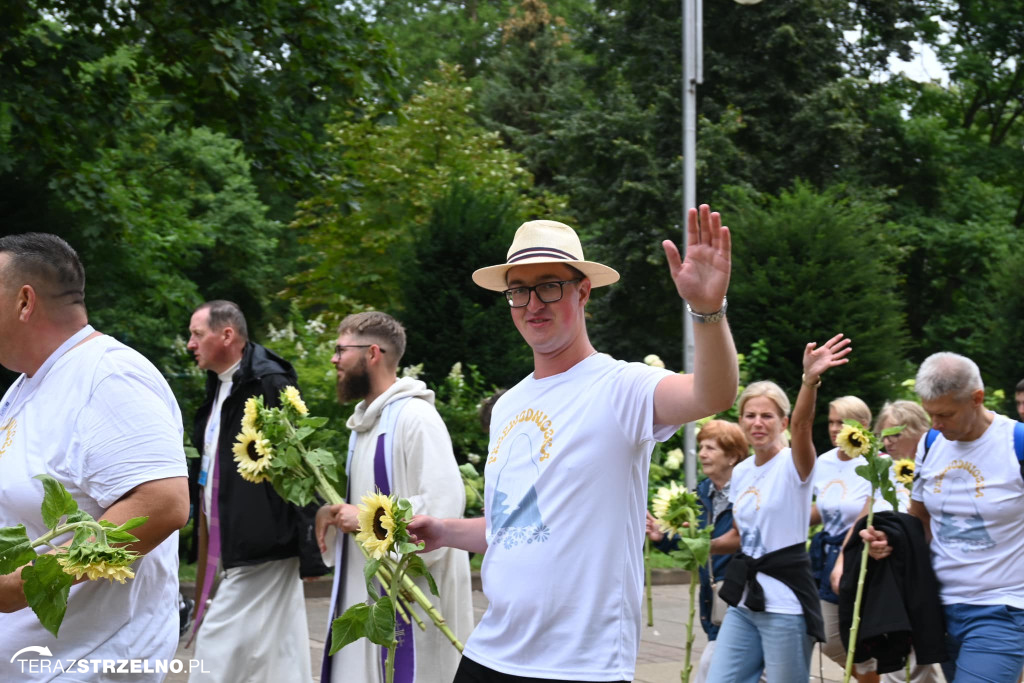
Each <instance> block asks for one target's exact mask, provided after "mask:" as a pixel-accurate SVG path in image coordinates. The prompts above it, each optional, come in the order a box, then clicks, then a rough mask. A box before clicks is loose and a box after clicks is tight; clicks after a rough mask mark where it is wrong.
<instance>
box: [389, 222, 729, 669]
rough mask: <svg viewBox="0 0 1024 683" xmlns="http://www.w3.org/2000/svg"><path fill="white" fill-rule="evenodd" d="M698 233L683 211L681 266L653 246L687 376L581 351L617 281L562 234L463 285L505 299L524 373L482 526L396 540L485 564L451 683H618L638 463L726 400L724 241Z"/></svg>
mask: <svg viewBox="0 0 1024 683" xmlns="http://www.w3.org/2000/svg"><path fill="white" fill-rule="evenodd" d="M699 219H700V220H699V221H698V212H697V210H696V209H691V210H690V212H689V215H688V226H687V230H688V241H689V244H690V247H689V249H688V250H687V254H686V259H685V261H683V260H681V259H680V256H679V251H678V250H677V249H676V246H675V245H674V244H673V243H672V242H671V241H668V240H666V241H665V242H663V247H664V250H665V255H666V257H667V258H668V263H669V270H670V272H671V276H672V279H673V282H674V283H675V285H676V290H677V292H678V293H679V295H680V296H681V297H682V298H683V299H684V300H686V301H687V302H688V303H687V309H688V310H689V311H690V315H692V316H693V317H694V318H695V320H696V321H697V322H698V324H697V325H695V328H696V329H695V334H694V345H695V348H696V363H695V371H694V373H693V374H690V375H678V374H674V373H671V372H667V371H665V370H661V369H657V368H652V367H648V366H646V365H643V364H641V363H626V362H624V361H617V360H614V359H613V358H611V357H609V356H607V355H604V354H599V353H598V352H597V350H595V349H594V347H593V346H592V345H591V343H590V340H589V338H588V336H587V328H586V318H585V315H584V310H585V307H586V304H587V302H588V301H589V300H590V292H591V290H592V289H593V288H594V287H602V286H605V285H610V284H612V283H614V282H615V281H617V280H618V279H619V274H618V273H617V272H616V271H615V270H613V269H612V268H609V267H608V266H605V265H603V264H600V263H595V262H592V261H587V260H585V259H584V258H583V248H582V246H581V244H580V241H579V237H577V235H576V233H575V231H573V229H572V228H570V227H569V226H567V225H564V224H562V223H557V222H554V221H546V220H541V221H531V222H528V223H524V224H523V225H522V226H521V227H520V228H519V230H518V231H517V232H516V235H515V238H514V240H513V242H512V246H511V248H510V249H509V250H508V254H507V258H506V261H505V263H502V264H500V265H496V266H490V267H488V268H482V269H480V270H477V271H476V272H475V273H473V281H474V282H476V283H477V284H478V285H480V286H481V287H484V288H485V289H490V290H493V291H496V292H502V293H503V294H504V296H505V299H506V301H508V303H509V306H510V311H511V315H512V322H513V324H515V326H516V328H517V329H518V330H519V332H520V334H522V336H523V339H524V340H525V341H526V343H527V344H528V345H529V346H530V348H531V349H532V350H533V360H534V372H533V373H532V374H531V375H529V376H528V377H526V378H525V379H524V380H523V381H522V382H520V383H519V384H518V385H516V386H515V387H513V388H512V389H510V390H509V391H508V392H507V393H505V394H504V395H503V396H502V397H501V398H500V399H499V400H498V402H497V403H496V404H495V406H494V409H493V413H492V417H491V428H490V447H489V449H488V458H487V464H486V468H485V471H484V476H485V481H486V490H485V510H486V512H485V517H484V518H480V519H465V520H463V519H438V518H435V517H427V516H417V517H416V518H414V519H413V521H412V523H411V524H410V526H409V530H410V531H411V532H413V533H414V534H415V535H416V536H417V537H418V539H419V540H421V541H424V542H426V544H427V545H426V547H427V550H428V551H430V550H433V549H435V548H438V547H443V546H450V547H456V548H463V549H466V550H471V551H473V552H478V553H485V555H484V564H483V568H482V574H483V586H484V592H485V593H486V595H487V599H488V601H489V607H488V610H487V613H486V614H484V616H483V619H482V621H481V622H480V623H479V624H478V625H477V627H476V630H474V632H473V634H472V636H471V637H470V638H469V641H468V642H467V643H466V648H465V651H464V653H463V658H462V661H461V663H460V666H459V670H458V672H457V674H456V677H455V681H456V682H457V683H469V682H483V681H487V682H488V683H490V682H491V681H508V682H509V683H512V682H522V681H534V680H537V681H552V680H573V681H628V680H631V679H632V678H633V673H634V667H635V663H636V656H637V650H638V647H639V642H640V615H641V608H640V605H641V594H642V592H643V539H644V530H645V519H646V515H645V512H646V501H647V471H648V467H649V465H650V456H651V451H652V450H653V449H654V443H655V441H665V440H666V439H668V438H669V437H670V436H672V435H673V434H674V433H675V432H676V430H677V429H678V428H679V425H680V424H682V423H684V422H690V421H693V420H697V419H699V418H702V417H704V416H706V415H710V414H713V413H715V412H718V411H721V410H725V409H727V408H729V407H730V406H731V405H732V402H733V400H734V399H735V398H736V386H737V379H738V367H737V363H736V350H735V347H734V345H733V341H732V336H731V334H730V333H729V328H728V325H727V323H726V321H725V305H726V301H725V293H726V290H727V289H728V285H729V275H730V270H731V261H730V254H731V248H730V237H729V230H728V228H725V227H723V226H722V222H721V218H720V217H719V215H718V214H717V213H711V211H710V209H709V208H708V207H707V206H706V205H705V206H702V207H701V209H700V216H699ZM665 303H666V304H667V305H672V306H673V307H674V306H675V305H677V304H674V303H673V302H665ZM652 305H653V302H652ZM691 306H692V308H691Z"/></svg>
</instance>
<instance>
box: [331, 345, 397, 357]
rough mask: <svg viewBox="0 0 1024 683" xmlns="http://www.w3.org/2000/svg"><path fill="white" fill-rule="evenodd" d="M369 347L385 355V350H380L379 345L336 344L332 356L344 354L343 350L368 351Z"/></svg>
mask: <svg viewBox="0 0 1024 683" xmlns="http://www.w3.org/2000/svg"><path fill="white" fill-rule="evenodd" d="M371 346H376V347H377V348H378V349H380V352H381V353H387V350H386V349H383V348H381V346H380V345H379V344H337V345H335V347H334V355H335V356H340V355H341V354H343V353H345V349H368V348H370V347H371Z"/></svg>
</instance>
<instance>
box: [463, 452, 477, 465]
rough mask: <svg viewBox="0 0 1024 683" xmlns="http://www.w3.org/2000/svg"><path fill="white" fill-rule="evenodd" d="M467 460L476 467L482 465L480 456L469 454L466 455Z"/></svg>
mask: <svg viewBox="0 0 1024 683" xmlns="http://www.w3.org/2000/svg"><path fill="white" fill-rule="evenodd" d="M466 460H468V461H469V462H471V463H472V464H474V465H478V464H480V456H479V455H477V454H476V453H469V454H467V455H466Z"/></svg>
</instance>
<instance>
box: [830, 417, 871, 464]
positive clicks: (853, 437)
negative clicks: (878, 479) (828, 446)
mask: <svg viewBox="0 0 1024 683" xmlns="http://www.w3.org/2000/svg"><path fill="white" fill-rule="evenodd" d="M836 445H837V446H839V448H840V449H842V451H843V452H844V453H846V455H848V456H849V457H851V458H858V457H860V456H862V455H864V454H866V453H868V452H869V451H870V450H871V435H870V434H868V433H867V432H866V431H865V430H864V428H863V427H860V426H858V425H855V424H845V425H843V428H842V429H841V430H840V432H839V435H838V436H837V437H836Z"/></svg>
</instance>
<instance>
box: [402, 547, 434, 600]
mask: <svg viewBox="0 0 1024 683" xmlns="http://www.w3.org/2000/svg"><path fill="white" fill-rule="evenodd" d="M405 573H406V574H408V575H409V576H413V577H416V576H425V577H427V585H428V586H430V592H431V593H433V594H434V595H436V596H438V597H440V593H438V592H437V583H436V582H435V581H434V577H433V576H431V575H430V570H429V569H427V563H426V562H424V561H423V558H422V557H420V556H419V555H411V556H410V557H409V564H408V565H407V566H406V568H405Z"/></svg>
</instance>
